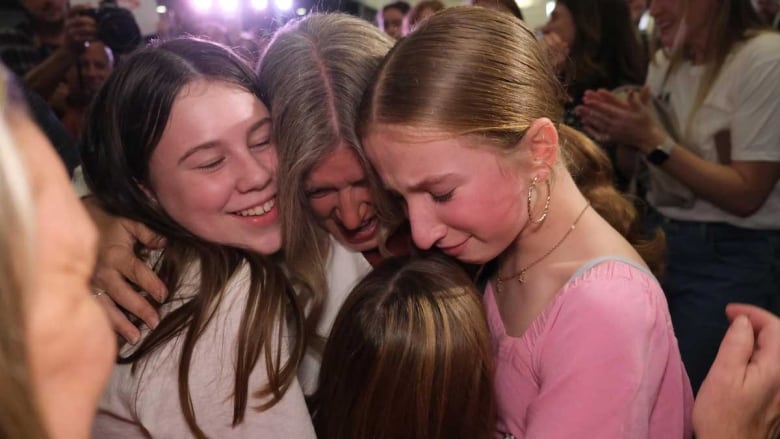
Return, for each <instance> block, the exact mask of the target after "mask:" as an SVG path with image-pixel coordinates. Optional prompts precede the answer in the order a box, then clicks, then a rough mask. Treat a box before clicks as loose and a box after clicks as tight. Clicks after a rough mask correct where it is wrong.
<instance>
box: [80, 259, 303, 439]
mask: <svg viewBox="0 0 780 439" xmlns="http://www.w3.org/2000/svg"><path fill="white" fill-rule="evenodd" d="M198 271H199V270H198V267H197V266H194V267H193V268H192V269H190V270H189V271H188V272H187V273H186V274H185V276H183V279H184V281H183V282H182V287H181V288H179V290H178V291H176V293H175V295H174V299H173V300H171V301H170V302H168V303H166V304H165V305H163V307H162V308H161V312H162V313H163V314H165V313H167V312H170V311H172V310H173V309H176V308H178V307H179V306H181V305H182V304H184V303H185V302H186V301H187V300H188V299H189V298H191V297H192V295H193V294H196V291H197V289H198V286H199V282H200V276H198V275H197V273H198ZM249 281H250V273H249V266H248V265H247V264H244V265H243V267H241V268H240V270H239V271H238V272H237V273H236V274H235V275H234V276H233V277H232V278H231V279H230V281H229V282H228V285H227V287H226V288H225V293H224V296H223V299H222V302H221V303H220V305H219V307H218V308H217V310H216V314H215V315H214V317H213V319H212V320H211V322H210V323H209V325H208V326H207V327H206V329H205V331H204V333H203V334H202V335H201V337H200V339H199V340H198V343H197V344H196V345H195V349H194V351H193V357H192V363H191V368H190V395H191V398H192V405H193V409H194V412H195V416H196V420H197V422H198V426H199V427H200V428H201V429H202V430H203V431H204V432H205V433H206V435H207V436H208V437H213V438H253V439H257V438H267V439H276V438H301V439H314V438H315V434H314V428H313V426H312V423H311V418H310V417H309V412H308V409H307V407H306V402H305V400H304V397H303V392H302V391H301V387H300V385H299V384H298V381H297V380H294V381H293V383H292V384H291V385H290V387H289V388H288V389H287V392H285V394H284V396H283V397H282V399H281V400H280V401H279V402H278V403H277V404H275V405H274V406H273V407H271V408H270V409H268V410H266V411H263V412H258V411H256V410H254V409H253V407H257V406H258V405H259V403H260V402H261V401H259V400H258V399H257V398H255V397H253V396H252V395H253V393H254V392H255V391H257V390H259V389H260V388H261V387H263V386H264V385H265V384H266V383H267V382H268V373H267V372H266V369H265V361H264V360H263V356H264V353H261V354H260V358H259V360H258V362H257V363H256V364H255V368H254V370H253V371H252V373H251V375H250V377H249V399H248V404H247V410H246V412H245V415H244V422H242V423H241V424H239V425H237V426H236V427H232V426H231V422H232V420H233V386H234V384H235V368H234V365H235V360H236V343H237V335H238V329H239V326H240V325H241V317H242V315H243V312H244V308H245V307H246V297H247V287H248V285H249ZM148 333H149V330H148V328H146V327H145V326H144V327H142V337H145V336H146V335H147V334H148ZM183 340H184V333H183V332H182V333H180V334H179V335H178V336H176V337H175V338H173V339H172V340H170V341H168V342H167V343H166V344H165V345H163V346H162V347H161V348H159V349H157V350H156V351H154V352H153V353H151V354H149V355H148V356H147V357H145V360H142V361H144V362H143V363H140V364H139V367H138V370H137V371H136V373H135V374H133V373H132V372H131V367H132V365H130V364H118V365H116V366H115V367H114V370H113V372H112V374H111V378H110V380H109V383H108V387H107V388H106V390H105V392H104V393H103V397H102V399H101V401H100V403H99V405H98V412H97V415H96V417H95V421H94V423H93V428H92V437H94V438H96V439H100V438H111V439H114V438H148V437H155V438H173V439H176V438H191V437H192V433H191V432H190V430H189V427H188V426H187V424H186V421H185V419H184V413H183V412H182V409H181V405H180V404H179V396H178V374H179V372H178V367H179V357H180V354H181V346H182V342H183ZM281 348H282V354H283V356H284V358H286V356H287V346H282V347H281ZM134 349H135V347H134V346H130V345H125V346H124V347H123V348H122V350H121V353H122V355H124V356H126V355H128V354H129V353H131V352H132V351H133V350H134Z"/></svg>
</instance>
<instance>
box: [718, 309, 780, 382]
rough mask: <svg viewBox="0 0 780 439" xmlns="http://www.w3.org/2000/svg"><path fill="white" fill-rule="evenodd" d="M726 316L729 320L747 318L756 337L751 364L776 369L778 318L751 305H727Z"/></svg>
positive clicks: (779, 358)
mask: <svg viewBox="0 0 780 439" xmlns="http://www.w3.org/2000/svg"><path fill="white" fill-rule="evenodd" d="M726 315H727V316H728V317H729V318H731V319H737V318H739V317H740V316H744V317H745V318H747V319H748V320H749V322H750V325H751V330H752V331H753V333H754V334H755V337H756V348H755V352H753V359H752V362H753V363H754V364H756V365H758V366H759V367H769V368H772V369H775V368H776V365H777V364H778V363H780V318H778V317H777V316H775V315H774V314H772V313H771V312H769V311H767V310H764V309H761V308H759V307H757V306H753V305H745V304H736V303H735V304H729V305H728V306H727V307H726Z"/></svg>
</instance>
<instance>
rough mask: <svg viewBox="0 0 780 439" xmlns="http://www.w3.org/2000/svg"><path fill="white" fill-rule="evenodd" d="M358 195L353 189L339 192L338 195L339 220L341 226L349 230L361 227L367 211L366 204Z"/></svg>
mask: <svg viewBox="0 0 780 439" xmlns="http://www.w3.org/2000/svg"><path fill="white" fill-rule="evenodd" d="M357 195H358V194H357V193H356V191H355V190H354V189H353V188H351V187H348V188H345V189H343V190H341V191H339V195H338V196H339V200H338V203H339V205H338V218H339V221H341V225H343V226H344V227H345V228H347V229H349V230H354V229H357V228H358V227H360V225H361V224H362V223H363V219H364V216H365V213H366V210H367V206H366V203H365V202H364V200H362V199H360V198H359V197H358V196H357Z"/></svg>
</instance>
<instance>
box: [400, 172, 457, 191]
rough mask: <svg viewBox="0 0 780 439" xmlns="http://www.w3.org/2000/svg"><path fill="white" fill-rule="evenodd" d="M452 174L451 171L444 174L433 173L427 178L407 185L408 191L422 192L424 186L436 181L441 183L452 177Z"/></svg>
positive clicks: (429, 185) (432, 184)
mask: <svg viewBox="0 0 780 439" xmlns="http://www.w3.org/2000/svg"><path fill="white" fill-rule="evenodd" d="M453 175H454V174H453V173H451V172H448V173H446V174H441V175H434V176H431V177H428V178H425V179H424V180H422V181H420V182H418V183H415V184H413V185H411V186H410V187H409V192H422V191H424V190H425V189H426V188H428V187H431V186H434V185H436V184H438V183H441V182H442V181H444V180H446V179H447V178H449V177H452V176H453Z"/></svg>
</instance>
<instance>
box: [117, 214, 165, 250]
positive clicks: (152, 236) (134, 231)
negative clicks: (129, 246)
mask: <svg viewBox="0 0 780 439" xmlns="http://www.w3.org/2000/svg"><path fill="white" fill-rule="evenodd" d="M121 224H122V227H123V228H124V229H125V230H127V231H128V233H130V235H131V236H133V237H134V238H135V239H136V240H138V242H140V243H141V244H143V245H144V247H147V248H162V247H164V246H165V238H163V237H162V235H158V234H157V233H155V232H153V231H152V229H150V228H148V227H146V226H145V225H143V224H141V223H137V222H135V221H130V220H125V219H123V220H121Z"/></svg>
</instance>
